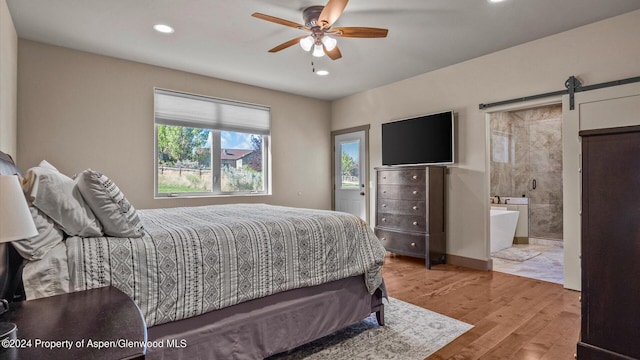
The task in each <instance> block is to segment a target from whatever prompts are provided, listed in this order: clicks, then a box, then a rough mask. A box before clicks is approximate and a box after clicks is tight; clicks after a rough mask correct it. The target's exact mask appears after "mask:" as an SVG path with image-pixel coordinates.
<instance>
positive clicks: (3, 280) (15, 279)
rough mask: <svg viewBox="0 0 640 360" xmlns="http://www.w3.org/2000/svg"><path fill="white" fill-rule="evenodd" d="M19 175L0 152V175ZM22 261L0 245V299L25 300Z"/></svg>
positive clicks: (13, 164) (8, 247)
mask: <svg viewBox="0 0 640 360" xmlns="http://www.w3.org/2000/svg"><path fill="white" fill-rule="evenodd" d="M13 174H20V169H18V167H17V166H16V164H15V163H14V162H13V159H12V158H11V156H9V155H8V154H5V153H3V152H2V151H0V175H13ZM23 266H24V259H23V258H22V256H20V254H18V252H17V251H16V249H14V247H13V246H11V244H10V243H6V244H0V299H6V300H8V301H10V302H11V301H21V300H24V299H25V295H24V288H23V286H22V268H23Z"/></svg>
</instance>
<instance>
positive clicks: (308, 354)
mask: <svg viewBox="0 0 640 360" xmlns="http://www.w3.org/2000/svg"><path fill="white" fill-rule="evenodd" d="M384 310H385V326H379V325H378V322H377V321H376V317H375V314H373V315H371V316H370V317H368V318H366V319H365V320H363V321H362V322H359V323H357V324H354V325H351V326H349V327H347V328H345V329H343V330H340V331H337V332H335V333H333V334H331V335H328V336H325V337H323V338H322V339H319V340H316V341H314V342H312V343H309V344H306V345H303V346H300V347H298V348H296V349H294V350H291V351H289V352H287V353H282V354H278V355H274V356H272V357H269V358H268V359H267V360H276V359H278V360H282V359H286V360H294V359H312V360H325V359H326V360H355V359H367V360H382V359H403V360H423V359H425V358H426V357H428V356H429V355H431V354H433V353H434V352H436V351H438V350H439V349H441V348H442V347H443V346H445V345H447V344H448V343H450V342H451V341H453V340H454V339H456V338H457V337H458V336H460V335H462V334H464V333H465V332H467V331H468V330H469V329H471V328H472V327H473V326H472V325H469V324H467V323H464V322H462V321H458V320H455V319H452V318H450V317H447V316H444V315H440V314H438V313H435V312H433V311H429V310H426V309H423V308H421V307H418V306H415V305H412V304H409V303H406V302H404V301H400V300H398V299H394V298H389V303H387V302H386V301H385V307H384Z"/></svg>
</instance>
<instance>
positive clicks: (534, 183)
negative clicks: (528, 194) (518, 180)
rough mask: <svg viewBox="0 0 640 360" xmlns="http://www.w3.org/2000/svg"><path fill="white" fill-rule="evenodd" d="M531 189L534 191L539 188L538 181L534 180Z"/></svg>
mask: <svg viewBox="0 0 640 360" xmlns="http://www.w3.org/2000/svg"><path fill="white" fill-rule="evenodd" d="M531 187H532V188H533V190H535V189H536V188H537V187H538V182H537V181H536V179H533V181H532V182H531Z"/></svg>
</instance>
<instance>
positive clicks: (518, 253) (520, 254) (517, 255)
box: [491, 246, 542, 262]
mask: <svg viewBox="0 0 640 360" xmlns="http://www.w3.org/2000/svg"><path fill="white" fill-rule="evenodd" d="M540 254H542V253H541V252H540V251H535V250H529V249H519V248H517V247H513V246H512V247H510V248H506V249H502V250H499V251H495V252H492V253H491V256H492V257H497V258H500V259H505V260H513V261H520V262H522V261H525V260H529V259H531V258H534V257H536V256H538V255H540Z"/></svg>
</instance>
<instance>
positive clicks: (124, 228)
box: [76, 169, 144, 237]
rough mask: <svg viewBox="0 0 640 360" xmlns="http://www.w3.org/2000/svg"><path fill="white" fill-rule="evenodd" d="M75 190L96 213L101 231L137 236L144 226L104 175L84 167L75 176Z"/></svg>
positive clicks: (121, 235) (122, 235)
mask: <svg viewBox="0 0 640 360" xmlns="http://www.w3.org/2000/svg"><path fill="white" fill-rule="evenodd" d="M76 179H77V181H78V189H80V193H81V194H82V197H83V198H84V200H85V201H86V202H87V204H89V207H90V208H91V210H92V211H93V213H94V214H95V215H96V217H97V218H98V220H100V223H102V228H103V230H104V233H105V234H107V235H109V236H116V237H141V236H142V235H143V232H144V229H143V228H142V223H141V222H140V218H139V217H138V214H137V213H136V209H135V208H134V207H133V206H132V205H131V203H129V201H128V200H127V198H126V197H125V196H124V194H123V193H122V191H120V189H119V188H118V186H117V185H116V184H115V183H114V182H113V181H112V180H111V179H109V178H108V177H107V176H105V175H104V174H101V173H99V172H97V171H93V170H91V169H87V170H85V171H83V172H82V173H80V174H79V175H78V176H77V177H76Z"/></svg>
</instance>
